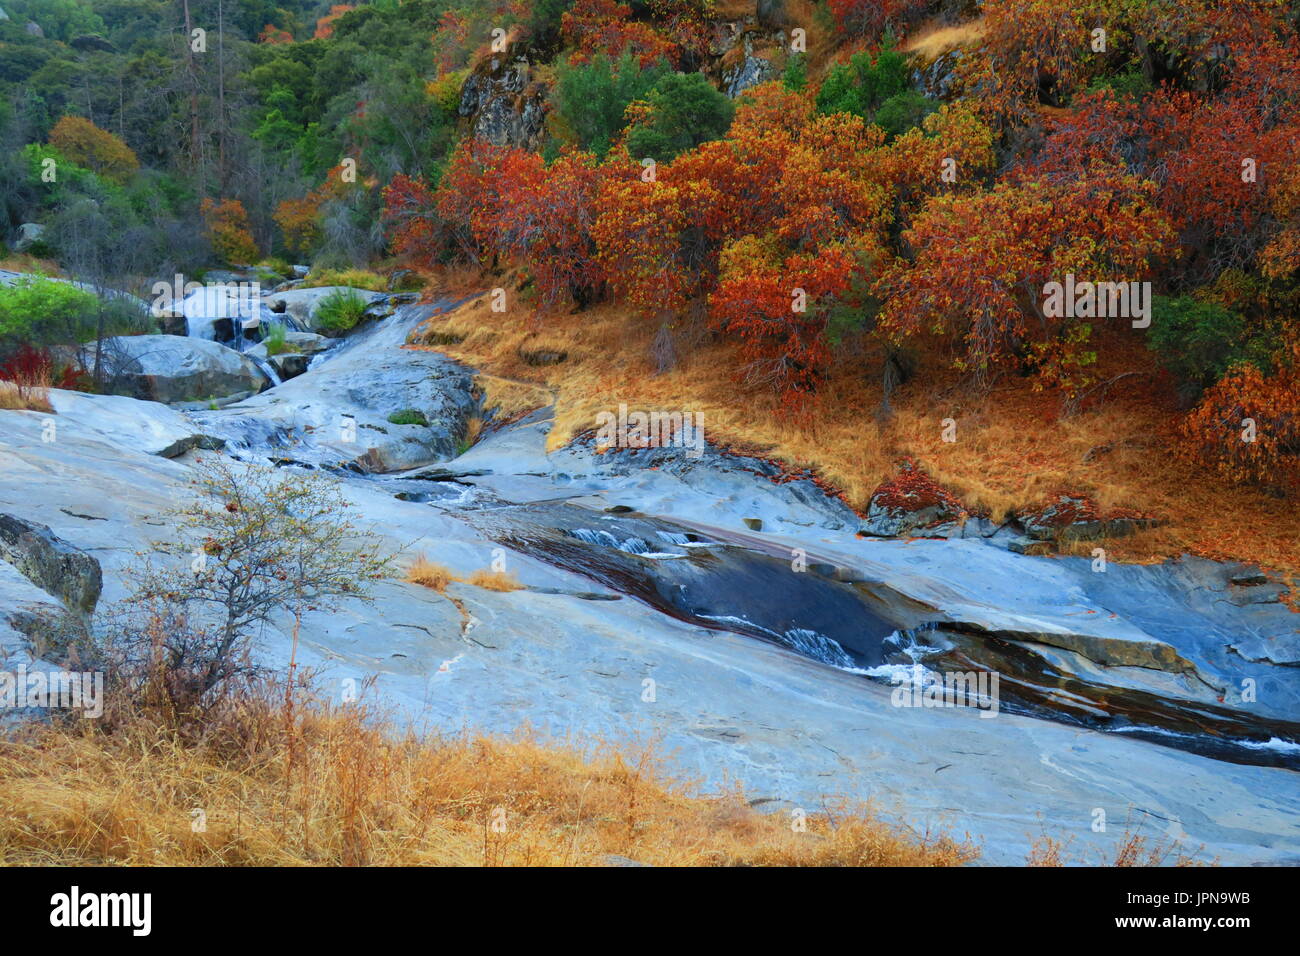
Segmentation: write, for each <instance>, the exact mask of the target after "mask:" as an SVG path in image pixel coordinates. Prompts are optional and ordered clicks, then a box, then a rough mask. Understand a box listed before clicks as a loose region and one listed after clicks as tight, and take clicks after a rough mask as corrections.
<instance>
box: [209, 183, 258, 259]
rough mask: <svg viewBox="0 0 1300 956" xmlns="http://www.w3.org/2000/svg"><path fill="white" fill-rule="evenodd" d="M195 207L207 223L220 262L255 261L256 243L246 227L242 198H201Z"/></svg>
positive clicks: (256, 254) (256, 257)
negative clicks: (197, 207) (197, 206)
mask: <svg viewBox="0 0 1300 956" xmlns="http://www.w3.org/2000/svg"><path fill="white" fill-rule="evenodd" d="M199 211H200V212H201V213H202V214H203V219H204V221H205V222H206V223H207V227H208V238H209V240H211V242H212V248H213V251H214V252H216V254H217V255H218V256H219V257H220V258H221V260H222V261H223V262H226V263H228V264H231V265H235V264H238V265H246V264H248V263H250V262H256V261H257V259H258V257H259V254H258V251H257V243H255V242H254V241H253V233H252V231H251V230H250V229H249V228H248V213H247V212H246V211H245V210H244V204H243V203H242V202H240V201H239V200H238V199H222V200H220V201H215V200H212V199H205V200H203V203H202V204H201V206H200V207H199Z"/></svg>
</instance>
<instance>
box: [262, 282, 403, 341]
mask: <svg viewBox="0 0 1300 956" xmlns="http://www.w3.org/2000/svg"><path fill="white" fill-rule="evenodd" d="M347 291H351V292H354V293H356V294H357V295H358V296H359V297H360V298H361V299H362V300H363V301H364V302H365V303H366V304H367V305H370V304H371V303H373V302H375V301H376V300H378V299H382V298H384V293H382V292H370V291H368V290H366V289H349V288H348V287H347V286H341V285H327V286H319V287H317V288H313V289H286V290H285V291H283V292H272V293H270V294H268V295H266V296H264V297H263V300H262V301H263V302H265V303H266V305H267V306H269V307H270V310H271V311H272V312H273V313H278V312H283V313H286V314H287V315H289V316H290V317H291V318H293V319H294V320H295V321H296V322H297V323H298V324H299V325H300V326H302V327H303V328H304V329H306V330H308V331H312V332H314V331H316V330H317V329H318V328H319V325H318V324H317V319H318V312H317V310H318V309H319V308H320V304H321V302H322V301H324V300H325V299H326V298H327V297H329V296H330V295H332V294H333V293H335V292H347Z"/></svg>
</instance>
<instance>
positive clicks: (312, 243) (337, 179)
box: [271, 163, 362, 257]
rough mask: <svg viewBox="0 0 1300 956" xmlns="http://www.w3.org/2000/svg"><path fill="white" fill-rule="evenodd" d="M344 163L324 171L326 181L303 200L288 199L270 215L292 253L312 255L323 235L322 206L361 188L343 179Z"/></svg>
mask: <svg viewBox="0 0 1300 956" xmlns="http://www.w3.org/2000/svg"><path fill="white" fill-rule="evenodd" d="M343 173H344V166H343V165H342V164H341V163H340V164H339V165H338V166H335V167H334V168H333V169H331V170H330V171H329V172H328V173H326V174H325V182H323V183H322V184H321V185H320V186H319V187H317V188H316V189H314V190H312V191H311V192H309V193H308V194H307V195H306V196H303V197H302V198H300V199H285V200H283V201H281V202H280V203H279V204H278V205H277V206H276V207H275V212H274V213H273V214H272V216H271V218H272V219H273V220H275V224H276V225H277V226H279V227H280V234H281V236H282V237H283V238H284V244H285V246H286V247H287V248H288V249H289V251H290V252H292V253H294V254H295V255H300V256H303V257H306V256H309V255H310V254H311V252H312V250H313V249H315V248H316V246H317V244H318V243H319V242H320V238H321V228H320V216H321V207H322V206H323V205H324V204H325V203H327V202H329V201H330V200H334V199H342V198H343V197H344V195H345V194H346V193H348V192H349V191H350V190H353V189H359V188H362V187H361V186H360V185H359V184H357V183H355V182H348V181H346V180H344V178H343Z"/></svg>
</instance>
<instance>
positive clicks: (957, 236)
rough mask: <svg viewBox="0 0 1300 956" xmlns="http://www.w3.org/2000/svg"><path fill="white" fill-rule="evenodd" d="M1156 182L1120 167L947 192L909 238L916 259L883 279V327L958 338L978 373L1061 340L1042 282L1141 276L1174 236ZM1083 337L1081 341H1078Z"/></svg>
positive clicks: (965, 364) (964, 363)
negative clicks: (1034, 343)
mask: <svg viewBox="0 0 1300 956" xmlns="http://www.w3.org/2000/svg"><path fill="white" fill-rule="evenodd" d="M1154 193H1155V186H1154V185H1153V184H1152V183H1150V182H1148V181H1145V180H1141V179H1138V178H1137V177H1135V176H1132V175H1130V174H1128V173H1126V172H1124V171H1122V170H1121V169H1119V168H1117V167H1114V166H1106V165H1097V166H1095V167H1093V168H1092V169H1091V170H1089V171H1088V172H1086V173H1084V174H1081V175H1079V176H1078V177H1076V178H1073V179H1069V180H1063V181H1053V180H1049V179H1046V178H1031V179H1026V180H1024V181H1021V182H1012V181H1005V182H1001V183H998V184H997V185H996V186H995V187H994V188H993V189H992V190H990V191H988V192H983V193H978V194H975V195H966V196H961V195H951V196H937V197H935V198H934V199H932V200H930V202H929V203H927V205H926V206H925V208H924V210H923V211H922V212H921V214H920V215H919V216H918V217H917V219H916V222H915V224H914V225H913V226H912V228H911V229H909V230H908V231H907V232H906V233H905V234H904V236H903V239H904V242H905V243H906V245H907V246H908V247H909V248H911V249H912V250H914V253H915V258H914V260H913V261H911V262H908V261H907V260H905V259H898V260H895V261H894V262H893V263H892V264H891V265H890V266H889V268H888V269H887V270H886V271H885V273H884V275H883V276H882V278H881V281H880V283H879V288H880V290H881V293H882V295H883V296H884V297H885V298H886V303H885V306H884V309H883V310H882V312H881V317H880V318H881V326H882V328H884V329H885V330H887V331H888V332H890V333H891V334H892V335H893V336H895V337H896V338H899V339H901V338H905V337H907V336H911V335H917V334H920V333H923V332H931V333H936V334H940V335H947V336H954V337H956V339H957V340H959V343H960V345H959V348H958V355H957V360H956V364H957V366H958V367H959V368H963V369H966V370H970V371H973V372H975V373H976V374H977V375H980V376H983V375H985V374H987V373H988V372H989V371H990V370H991V368H992V366H994V365H996V364H998V363H1005V362H1008V361H1012V360H1015V359H1017V358H1018V357H1023V349H1024V346H1025V345H1026V343H1027V342H1028V341H1031V340H1032V337H1036V338H1037V340H1038V341H1046V340H1050V339H1051V338H1052V337H1053V336H1054V335H1055V334H1056V333H1057V332H1059V331H1060V330H1061V328H1062V325H1063V323H1062V321H1061V318H1060V317H1056V318H1053V317H1051V316H1048V315H1045V314H1044V311H1043V308H1042V304H1043V303H1042V300H1043V287H1044V285H1045V284H1046V283H1048V282H1050V281H1063V280H1064V279H1065V277H1066V275H1067V274H1069V273H1073V274H1074V275H1075V276H1076V277H1077V278H1078V281H1080V282H1083V281H1093V282H1095V281H1114V282H1120V281H1126V282H1127V281H1137V280H1139V279H1141V278H1143V277H1144V276H1145V275H1146V273H1147V271H1148V268H1149V267H1150V265H1151V263H1152V261H1153V260H1154V259H1155V257H1157V256H1158V255H1159V254H1161V253H1162V252H1164V251H1165V250H1166V247H1167V245H1168V244H1169V243H1170V242H1171V240H1172V239H1173V233H1172V230H1171V228H1170V226H1169V223H1168V221H1167V220H1166V219H1165V217H1164V216H1162V215H1161V214H1160V213H1159V211H1158V210H1157V209H1156V208H1155V207H1154V204H1153V194H1154ZM1076 344H1077V343H1076Z"/></svg>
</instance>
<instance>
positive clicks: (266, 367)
mask: <svg viewBox="0 0 1300 956" xmlns="http://www.w3.org/2000/svg"><path fill="white" fill-rule="evenodd" d="M244 354H245V355H247V356H248V358H249V359H251V360H252V361H253V363H254V364H255V365H256V366H257V367H258V368H260V369H261V370H262V374H263V375H265V376H266V377H267V378H269V379H270V380H271V387H272V388H275V386H277V385H283V384H284V379H282V378H280V376H279V374H278V373H277V372H276V370H275V366H274V365H272V364H271V363H270V362H267V361H264V360H262V359H260V358H258V357H257V356H255V355H248V353H247V352H245V353H244Z"/></svg>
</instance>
